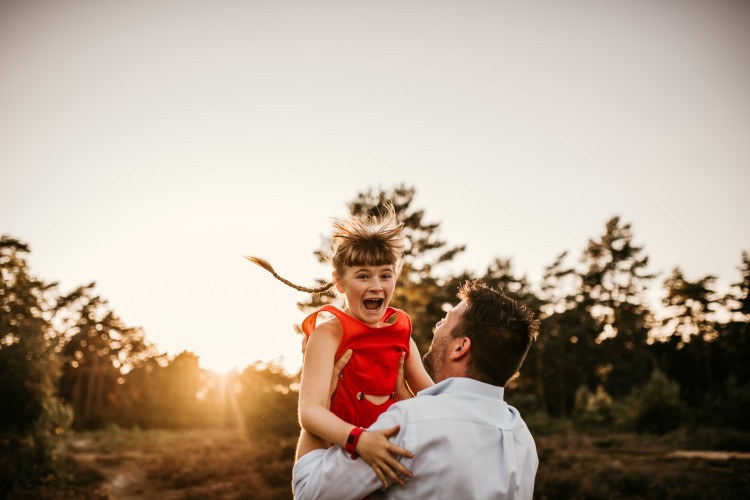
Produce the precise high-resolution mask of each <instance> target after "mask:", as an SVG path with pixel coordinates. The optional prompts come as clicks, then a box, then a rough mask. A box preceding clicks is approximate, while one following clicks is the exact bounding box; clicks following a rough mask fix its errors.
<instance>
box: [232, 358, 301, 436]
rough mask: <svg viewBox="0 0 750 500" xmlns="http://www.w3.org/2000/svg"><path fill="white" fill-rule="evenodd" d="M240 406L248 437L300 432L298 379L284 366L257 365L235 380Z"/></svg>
mask: <svg viewBox="0 0 750 500" xmlns="http://www.w3.org/2000/svg"><path fill="white" fill-rule="evenodd" d="M234 382H235V384H233V385H235V386H234V387H232V388H231V390H234V391H236V395H235V396H236V401H237V407H238V409H239V414H240V415H241V419H242V423H243V425H244V428H245V430H246V432H247V435H248V437H250V438H257V437H260V436H264V435H267V434H272V435H278V436H289V435H296V434H298V433H299V424H298V423H297V396H298V393H297V391H296V390H295V387H296V385H297V380H295V379H293V378H291V377H289V376H288V375H287V374H286V373H285V372H284V370H283V369H282V368H281V367H278V366H275V365H263V364H260V363H256V364H254V365H250V366H248V367H247V368H246V369H245V370H244V371H243V372H242V373H241V374H240V375H239V376H238V377H237V378H236V379H235V380H234Z"/></svg>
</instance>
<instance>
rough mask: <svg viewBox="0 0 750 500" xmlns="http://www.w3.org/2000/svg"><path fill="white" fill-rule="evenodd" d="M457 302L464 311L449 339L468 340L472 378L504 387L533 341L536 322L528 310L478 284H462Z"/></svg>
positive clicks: (521, 362) (476, 281)
mask: <svg viewBox="0 0 750 500" xmlns="http://www.w3.org/2000/svg"><path fill="white" fill-rule="evenodd" d="M458 298H459V299H461V300H465V301H466V305H467V307H466V310H465V311H464V314H463V315H462V316H461V320H460V321H459V323H458V324H457V325H456V328H455V329H454V330H453V335H452V336H453V337H454V338H456V337H468V338H469V339H471V363H470V371H471V375H472V377H473V378H475V379H477V380H480V381H482V382H487V383H489V384H493V385H498V386H501V387H504V386H505V384H506V383H508V381H509V380H510V379H511V377H513V375H515V374H516V372H517V371H518V370H519V369H520V368H521V364H523V360H524V359H525V358H526V353H528V351H529V346H531V342H532V341H534V340H536V337H537V332H538V330H539V321H538V320H537V319H535V318H534V314H533V313H532V312H531V310H530V309H529V308H528V307H526V306H525V305H523V304H521V303H520V302H518V301H517V300H514V299H512V298H510V297H508V296H507V295H505V294H504V293H502V292H499V291H497V290H494V289H492V288H490V287H489V286H488V285H487V284H486V283H484V282H482V281H478V280H471V281H467V282H466V283H464V284H463V285H462V286H461V287H460V288H459V291H458Z"/></svg>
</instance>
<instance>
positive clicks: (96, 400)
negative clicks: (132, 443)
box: [60, 283, 156, 429]
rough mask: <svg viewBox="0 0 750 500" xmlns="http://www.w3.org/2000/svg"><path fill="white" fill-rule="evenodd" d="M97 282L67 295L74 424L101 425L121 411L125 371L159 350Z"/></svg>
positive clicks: (66, 379) (66, 388)
mask: <svg viewBox="0 0 750 500" xmlns="http://www.w3.org/2000/svg"><path fill="white" fill-rule="evenodd" d="M94 286H95V284H94V283H90V284H89V285H86V286H82V287H79V288H77V289H76V290H74V291H73V292H71V293H70V294H68V295H66V296H64V297H63V298H62V299H61V303H62V304H63V305H64V307H65V316H64V317H63V318H62V319H61V324H62V330H63V332H64V333H63V335H62V342H63V345H62V353H63V355H64V356H65V360H66V363H65V366H64V371H63V376H62V379H61V381H60V392H61V394H62V395H63V397H64V398H65V399H66V400H67V401H69V402H70V403H71V404H72V406H73V409H74V410H75V421H74V426H75V427H76V428H78V429H82V428H95V427H99V426H101V425H103V424H104V423H106V422H108V421H111V420H116V419H117V416H118V415H121V413H122V408H121V407H120V406H118V405H119V402H120V399H119V398H118V397H116V393H117V391H118V390H119V386H120V385H121V384H123V383H124V378H123V375H124V374H125V373H127V372H128V371H130V370H132V369H133V367H135V366H137V365H138V364H140V363H142V362H143V361H144V360H145V359H147V358H149V357H153V356H154V355H155V354H156V353H155V351H154V348H153V346H151V345H150V344H149V343H148V342H147V341H146V338H145V334H144V332H143V330H142V329H141V328H138V327H128V326H126V325H125V324H124V322H123V321H122V320H121V319H120V318H119V317H118V316H117V315H116V314H115V313H114V311H112V309H111V308H110V307H109V305H108V304H107V301H106V300H104V299H103V298H102V297H100V296H99V295H97V294H96V293H95V292H94Z"/></svg>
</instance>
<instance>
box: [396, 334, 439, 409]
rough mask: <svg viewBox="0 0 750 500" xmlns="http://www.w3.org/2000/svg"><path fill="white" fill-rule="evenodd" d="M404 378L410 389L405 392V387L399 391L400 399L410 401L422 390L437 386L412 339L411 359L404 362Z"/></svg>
mask: <svg viewBox="0 0 750 500" xmlns="http://www.w3.org/2000/svg"><path fill="white" fill-rule="evenodd" d="M404 376H405V377H406V381H407V383H408V384H409V387H408V389H407V390H406V391H404V388H403V387H401V388H400V389H399V390H398V391H397V396H398V398H399V399H408V398H410V397H413V396H414V394H416V393H418V392H419V391H421V390H422V389H427V388H428V387H431V386H433V385H435V382H433V381H432V378H430V375H429V374H428V373H427V370H425V369H424V365H423V364H422V357H421V356H420V355H419V349H418V348H417V344H416V342H414V339H410V347H409V357H408V358H406V361H405V362H404ZM409 390H410V392H409Z"/></svg>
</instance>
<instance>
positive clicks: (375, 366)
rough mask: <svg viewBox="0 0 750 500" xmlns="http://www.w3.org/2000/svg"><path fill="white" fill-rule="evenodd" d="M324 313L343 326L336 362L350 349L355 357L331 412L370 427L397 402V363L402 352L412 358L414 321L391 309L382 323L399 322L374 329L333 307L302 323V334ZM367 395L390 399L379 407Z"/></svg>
mask: <svg viewBox="0 0 750 500" xmlns="http://www.w3.org/2000/svg"><path fill="white" fill-rule="evenodd" d="M322 311H326V312H329V313H331V314H333V315H334V316H336V318H338V320H339V322H340V323H341V343H340V344H339V348H338V350H337V351H336V357H335V359H338V358H339V357H340V356H341V355H342V354H343V353H344V352H345V351H346V350H347V349H351V350H352V357H351V359H350V360H349V362H348V363H347V364H346V366H345V367H344V370H343V371H342V372H341V373H342V376H341V379H340V380H339V384H338V387H337V388H336V392H335V393H334V394H333V398H332V399H331V412H333V414H334V415H336V416H338V417H339V418H341V419H342V420H344V421H345V422H349V423H350V424H353V425H357V426H359V427H369V426H370V425H371V424H372V423H373V422H375V420H377V418H378V415H380V414H381V413H383V412H384V411H385V410H387V409H388V407H390V406H391V405H392V404H393V403H395V402H396V398H395V397H394V396H393V389H394V388H395V387H396V378H397V377H398V360H399V358H400V357H401V353H402V352H405V353H406V356H407V357H408V356H409V346H410V340H411V318H409V315H408V314H406V313H405V312H404V311H402V310H400V309H396V308H393V307H389V308H388V309H387V310H386V311H385V314H384V315H383V318H382V320H381V321H382V322H385V321H386V320H387V319H389V318H391V316H392V315H394V314H396V315H397V319H396V321H395V322H393V323H391V324H388V325H386V326H383V327H380V328H375V327H372V326H369V325H366V324H364V323H362V322H361V321H359V320H358V319H357V318H354V317H353V316H350V315H348V314H346V313H345V312H343V311H341V310H339V309H337V308H336V307H334V306H331V305H325V306H323V307H321V308H320V309H318V310H317V311H315V312H314V313H312V314H311V315H309V316H308V317H307V318H305V320H304V321H303V322H302V331H303V332H304V333H305V335H307V336H308V337H309V336H310V334H311V333H312V331H313V330H314V329H315V320H316V319H317V315H318V313H320V312H322ZM365 394H369V395H371V396H386V395H389V396H391V397H390V398H388V400H387V401H386V402H385V403H383V404H380V405H376V404H374V403H371V402H370V401H368V400H367V399H365V397H364V395H365Z"/></svg>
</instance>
